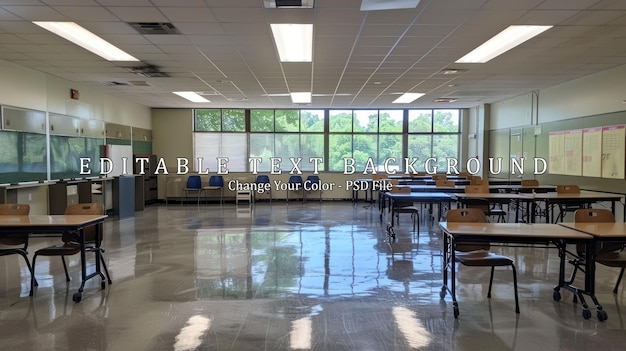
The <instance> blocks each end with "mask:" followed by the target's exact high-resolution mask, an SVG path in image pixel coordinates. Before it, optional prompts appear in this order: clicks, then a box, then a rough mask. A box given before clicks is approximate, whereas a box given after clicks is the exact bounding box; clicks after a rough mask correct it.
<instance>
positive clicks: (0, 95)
mask: <svg viewBox="0 0 626 351" xmlns="http://www.w3.org/2000/svg"><path fill="white" fill-rule="evenodd" d="M70 89H78V90H79V91H80V99H79V100H72V99H70ZM0 105H6V106H13V107H19V108H24V109H32V110H37V111H44V112H50V113H57V114H62V115H69V116H73V117H80V118H85V119H95V120H101V121H105V122H111V123H117V124H122V125H127V126H131V127H136V128H143V129H152V115H151V110H150V108H148V107H146V106H142V105H138V104H135V103H133V102H130V101H127V100H123V99H120V98H117V97H113V96H110V95H107V94H105V93H104V91H103V90H100V89H97V88H94V87H86V86H81V85H79V84H75V83H71V82H68V81H66V80H63V79H60V78H58V77H54V76H51V75H48V74H45V73H42V72H37V71H34V70H31V69H28V68H24V67H21V66H18V65H15V64H13V63H10V62H6V61H2V60H0ZM17 201H18V202H20V203H28V204H30V205H31V213H33V214H47V213H48V192H47V186H38V185H36V184H35V185H32V186H24V187H20V188H19V189H18V190H17Z"/></svg>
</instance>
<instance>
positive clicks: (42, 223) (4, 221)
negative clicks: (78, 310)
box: [0, 215, 107, 302]
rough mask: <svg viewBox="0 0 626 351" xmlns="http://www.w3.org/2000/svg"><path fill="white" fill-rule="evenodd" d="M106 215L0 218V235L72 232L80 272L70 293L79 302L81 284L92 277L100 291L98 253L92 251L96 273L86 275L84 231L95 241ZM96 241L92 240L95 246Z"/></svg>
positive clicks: (103, 283)
mask: <svg viewBox="0 0 626 351" xmlns="http://www.w3.org/2000/svg"><path fill="white" fill-rule="evenodd" d="M105 218H107V216H106V215H69V216H66V215H50V216H46V215H31V216H0V235H2V236H9V235H11V234H28V235H51V234H57V233H59V234H60V233H63V232H66V231H76V232H78V233H79V238H80V249H81V250H80V267H81V270H82V282H81V284H80V288H79V289H78V292H76V293H74V295H73V296H72V299H73V300H74V302H80V300H81V299H82V292H83V289H84V287H85V282H86V281H87V280H89V279H91V278H93V277H96V276H99V277H100V278H101V279H102V282H101V287H102V288H103V289H104V287H105V282H104V274H102V272H101V270H100V251H99V250H95V254H96V269H95V272H93V273H91V274H89V275H87V263H86V257H85V256H86V255H85V231H84V229H85V228H87V227H90V226H95V227H96V239H98V238H100V237H102V234H103V233H101V232H100V231H101V227H102V226H100V225H99V224H100V223H102V222H104V219H105ZM99 242H100V240H96V243H97V245H99ZM33 283H34V279H31V286H30V295H31V296H32V295H33Z"/></svg>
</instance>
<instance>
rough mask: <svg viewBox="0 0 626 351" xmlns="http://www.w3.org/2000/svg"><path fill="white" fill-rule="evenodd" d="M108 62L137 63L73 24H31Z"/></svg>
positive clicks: (104, 41)
mask: <svg viewBox="0 0 626 351" xmlns="http://www.w3.org/2000/svg"><path fill="white" fill-rule="evenodd" d="M33 23H34V24H36V25H38V26H39V27H41V28H43V29H46V30H48V31H50V32H52V33H54V34H56V35H58V36H60V37H62V38H65V39H67V40H69V41H71V42H72V43H74V44H76V45H78V46H80V47H82V48H84V49H87V50H89V51H91V52H93V53H94V54H96V55H98V56H100V57H102V58H104V59H106V60H108V61H139V60H138V59H136V58H134V57H133V56H131V55H129V54H127V53H126V52H124V51H122V50H120V49H119V48H117V47H115V46H114V45H113V44H111V43H109V42H108V41H106V40H104V39H102V38H100V37H99V36H97V35H95V34H93V33H91V32H90V31H88V30H86V29H85V28H83V27H81V26H79V25H78V24H76V23H74V22H47V21H46V22H33Z"/></svg>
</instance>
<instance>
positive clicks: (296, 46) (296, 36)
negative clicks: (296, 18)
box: [270, 23, 313, 62]
mask: <svg viewBox="0 0 626 351" xmlns="http://www.w3.org/2000/svg"><path fill="white" fill-rule="evenodd" d="M270 26H271V28H272V34H273V35H274V42H275V43H276V49H277V50H278V55H279V56H280V60H281V61H282V62H311V61H313V25H312V24H294V23H272V24H270Z"/></svg>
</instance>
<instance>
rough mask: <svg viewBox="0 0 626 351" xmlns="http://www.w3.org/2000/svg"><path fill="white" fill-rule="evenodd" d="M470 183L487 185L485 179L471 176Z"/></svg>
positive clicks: (487, 182)
mask: <svg viewBox="0 0 626 351" xmlns="http://www.w3.org/2000/svg"><path fill="white" fill-rule="evenodd" d="M470 185H487V186H489V181H488V180H487V179H481V178H472V179H470Z"/></svg>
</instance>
